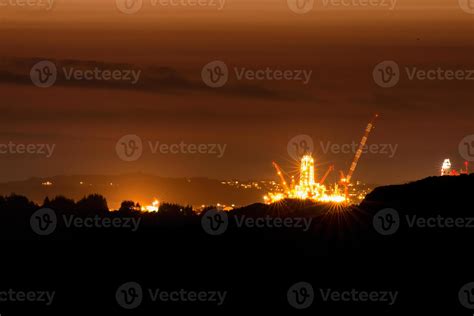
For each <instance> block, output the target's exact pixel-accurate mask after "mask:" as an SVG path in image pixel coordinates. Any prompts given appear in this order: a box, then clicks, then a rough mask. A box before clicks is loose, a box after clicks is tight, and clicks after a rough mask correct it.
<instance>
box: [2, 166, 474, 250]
mask: <svg viewBox="0 0 474 316" xmlns="http://www.w3.org/2000/svg"><path fill="white" fill-rule="evenodd" d="M473 188H474V175H473V174H471V175H469V176H467V175H461V176H457V177H450V176H447V177H430V178H426V179H422V180H419V181H415V182H411V183H407V184H402V185H390V186H383V187H378V188H376V189H375V190H373V192H371V193H370V194H368V195H367V196H366V198H365V200H364V201H363V202H362V203H361V204H360V205H351V206H345V207H342V206H337V207H335V206H334V205H330V204H320V203H314V202H309V201H299V200H283V201H280V202H278V203H275V204H271V205H266V204H261V203H256V204H251V205H248V206H245V207H241V208H237V209H234V210H232V211H229V212H226V213H225V214H226V216H227V222H228V223H227V224H228V225H227V227H226V230H225V232H223V233H221V234H219V236H214V235H212V234H209V232H208V231H206V230H205V229H204V226H203V223H204V222H205V221H207V220H208V219H207V218H204V219H203V217H205V216H207V215H206V214H207V213H208V212H210V211H213V212H215V211H216V210H215V207H214V206H212V205H210V206H208V207H206V208H205V209H204V210H202V212H198V211H197V210H195V209H193V208H192V206H184V205H179V204H171V203H163V204H161V205H160V208H159V211H158V212H155V213H146V212H142V211H141V210H140V209H141V207H140V205H139V204H138V203H137V202H134V201H123V202H122V203H121V206H120V208H118V209H115V210H111V211H109V207H108V204H107V200H106V199H105V198H104V197H103V196H101V195H98V194H91V195H87V196H84V197H83V198H81V199H79V200H77V201H75V200H73V199H69V198H67V197H64V196H57V197H52V198H51V197H47V198H45V199H44V201H43V203H41V204H36V203H33V202H31V201H29V200H28V198H26V197H24V196H20V195H15V194H12V195H9V196H4V197H0V238H1V239H4V240H15V239H48V240H49V239H52V240H56V239H58V240H76V239H77V240H83V239H84V240H97V239H114V240H123V241H132V240H135V241H136V240H139V241H142V242H155V241H157V240H166V243H165V244H164V245H163V246H164V247H173V246H177V245H179V247H183V245H190V241H192V244H196V243H197V244H200V245H205V246H208V247H209V248H210V247H211V246H216V245H217V246H219V247H221V248H222V251H223V252H225V251H231V249H232V251H234V250H235V249H236V247H237V249H246V250H248V251H256V252H269V253H281V254H282V255H284V254H285V255H290V254H295V253H298V254H304V255H307V256H327V255H331V254H336V255H352V254H358V255H361V254H368V255H373V254H374V253H377V254H389V255H396V254H400V253H405V254H406V253H410V254H413V255H420V254H421V253H424V254H436V253H440V252H441V251H446V252H448V253H449V252H455V251H459V250H460V249H463V247H468V244H469V240H471V239H472V237H473V234H474V233H473V232H474V228H471V229H469V228H468V227H440V226H439V225H438V224H435V227H409V224H408V223H409V221H408V220H407V216H416V218H420V217H423V218H429V217H431V218H435V219H436V218H441V219H444V218H452V221H455V220H456V219H458V218H461V219H466V220H465V226H467V221H468V220H467V219H468V218H469V217H471V216H472V215H471V214H472V212H473V211H472V199H473V198H472V195H470V192H472V189H473ZM42 208H47V209H51V210H54V212H55V215H56V217H57V227H56V229H55V230H54V233H51V234H49V235H46V236H41V235H38V233H37V232H35V231H34V230H33V229H32V227H31V218H32V216H34V214H36V213H35V212H37V210H38V209H42ZM386 208H390V209H393V210H395V211H396V212H397V213H398V216H399V218H400V222H399V226H400V227H399V229H398V230H397V232H396V233H393V234H390V235H383V234H380V232H378V231H377V230H376V229H375V228H374V225H375V224H374V221H375V218H376V216H377V214H378V212H379V211H380V210H383V209H386ZM209 214H210V213H209ZM35 216H38V215H35ZM86 218H90V219H91V221H92V219H95V220H96V221H98V222H100V223H101V221H103V220H104V219H105V222H106V223H109V222H112V221H114V220H115V221H116V222H117V223H125V222H127V223H128V224H130V223H135V224H137V227H136V228H137V229H135V230H133V227H132V226H133V225H132V224H130V227H128V228H127V229H123V227H118V228H117V227H95V226H94V227H84V226H80V225H83V220H84V219H86ZM37 219H38V220H40V217H38V218H37ZM255 219H262V222H263V220H264V219H266V220H267V221H268V222H270V223H273V222H272V219H281V222H283V221H284V220H285V219H287V221H288V222H289V223H292V220H293V223H296V221H295V219H301V222H302V223H303V222H304V221H306V222H307V223H309V224H308V225H309V226H308V227H307V230H303V229H302V228H301V227H293V226H290V227H286V226H285V227H269V226H268V224H263V227H255V226H253V227H252V225H250V226H249V225H243V226H242V225H241V226H239V223H240V224H242V223H243V221H244V220H246V221H247V222H250V223H254V222H255ZM73 220H75V221H76V222H77V223H79V224H80V225H79V226H77V227H76V226H74V225H73V226H72V227H71V226H69V227H68V226H67V225H66V223H68V221H69V223H76V222H72V221H73ZM247 222H245V223H247ZM138 224H139V225H138ZM472 224H473V225H474V220H473V223H472ZM295 225H296V224H295ZM203 251H205V250H203Z"/></svg>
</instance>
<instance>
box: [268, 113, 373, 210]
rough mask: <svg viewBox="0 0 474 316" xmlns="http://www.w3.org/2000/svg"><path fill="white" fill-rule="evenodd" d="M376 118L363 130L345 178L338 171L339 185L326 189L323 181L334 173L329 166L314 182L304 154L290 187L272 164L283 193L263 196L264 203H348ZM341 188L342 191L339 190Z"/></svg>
mask: <svg viewBox="0 0 474 316" xmlns="http://www.w3.org/2000/svg"><path fill="white" fill-rule="evenodd" d="M377 117H378V114H376V115H375V116H374V119H373V120H372V121H371V122H370V123H369V124H368V125H367V127H366V128H365V133H364V135H363V137H362V139H361V141H360V143H359V147H358V149H357V152H356V154H355V156H354V160H353V161H352V164H351V166H350V168H349V172H348V173H347V176H346V175H344V172H342V171H340V174H341V178H340V180H339V183H335V184H334V185H332V186H328V187H326V186H325V185H324V181H325V180H326V178H327V176H328V175H329V173H331V172H332V171H334V166H333V165H331V166H329V168H328V170H327V171H326V173H325V174H324V176H323V177H322V178H321V180H319V182H317V181H316V174H315V170H314V158H313V157H312V155H311V154H306V155H304V156H303V157H302V158H301V162H300V174H299V182H298V184H296V183H295V181H294V178H292V181H291V185H290V186H288V184H287V182H286V180H285V176H284V175H283V172H282V170H281V168H280V167H279V166H278V165H277V164H276V163H275V162H273V166H274V167H275V169H276V171H277V174H278V176H279V177H280V180H281V184H282V187H283V191H284V192H270V193H268V194H267V195H265V196H264V200H265V203H268V204H270V203H274V202H278V201H280V200H283V199H285V198H290V199H301V200H307V199H309V200H313V201H317V202H330V203H349V202H351V201H350V197H349V194H348V187H349V186H351V183H350V181H351V179H352V175H353V174H354V171H355V170H356V167H357V163H358V162H359V159H360V157H361V155H362V152H363V149H364V147H365V144H366V142H367V139H368V137H369V134H370V132H371V131H372V129H373V127H374V122H375V119H376V118H377ZM340 187H342V188H343V190H341V189H340Z"/></svg>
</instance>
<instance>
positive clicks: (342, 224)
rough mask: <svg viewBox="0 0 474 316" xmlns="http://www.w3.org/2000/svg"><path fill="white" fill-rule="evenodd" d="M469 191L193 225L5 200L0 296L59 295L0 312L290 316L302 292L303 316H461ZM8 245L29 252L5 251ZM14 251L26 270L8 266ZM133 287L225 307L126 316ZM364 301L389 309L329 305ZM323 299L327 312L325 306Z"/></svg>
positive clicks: (464, 181)
mask: <svg viewBox="0 0 474 316" xmlns="http://www.w3.org/2000/svg"><path fill="white" fill-rule="evenodd" d="M472 188H474V175H469V176H459V177H432V178H426V179H423V180H420V181H416V182H412V183H408V184H404V185H393V186H385V187H379V188H377V189H375V190H374V191H373V192H372V193H370V194H369V195H368V196H367V197H366V199H365V200H364V201H363V203H361V205H359V206H351V207H347V208H343V207H334V206H329V205H327V204H326V205H325V204H315V203H312V202H302V201H295V200H285V201H282V202H280V203H277V204H273V205H265V204H260V203H258V204H252V205H249V206H246V207H243V208H239V209H235V210H233V211H231V212H226V213H222V212H217V211H216V210H215V209H213V208H212V207H209V208H207V209H205V210H204V211H203V212H202V213H201V214H196V213H195V212H194V211H193V209H192V208H190V207H185V206H180V205H175V204H162V205H161V207H160V211H159V212H158V213H141V212H139V211H137V209H138V206H137V205H136V204H135V203H134V202H132V201H124V202H123V203H122V207H121V208H120V209H119V210H117V211H114V212H109V211H108V208H107V201H106V200H105V199H104V198H103V197H102V196H100V195H91V196H88V197H85V198H84V199H81V200H79V201H77V202H75V201H73V200H69V199H67V198H64V197H57V198H53V199H51V200H49V199H46V200H45V203H43V204H44V205H35V204H34V203H32V202H30V201H29V200H28V199H27V198H25V197H21V196H16V195H11V196H7V197H3V198H0V225H1V227H0V236H1V238H2V239H4V243H3V244H4V245H5V248H6V250H5V251H4V258H5V262H6V265H7V266H8V265H9V264H10V262H11V266H10V268H5V271H16V273H14V274H5V275H4V276H3V279H2V284H4V287H3V288H2V289H8V287H9V286H10V285H9V284H14V285H15V286H16V288H18V287H19V286H18V278H19V275H20V274H21V279H22V280H23V279H24V280H26V279H28V289H36V288H39V289H44V290H51V291H52V290H56V291H57V294H56V298H55V303H54V304H52V305H51V306H42V305H40V304H36V305H26V307H24V309H22V308H23V307H19V305H18V304H16V303H8V304H6V305H5V304H3V305H0V308H2V312H5V314H6V315H20V314H22V315H23V314H24V312H26V311H27V309H28V308H29V307H30V306H33V307H35V312H37V314H38V315H51V313H52V312H55V313H56V312H58V313H59V314H61V315H64V314H67V315H72V314H74V312H77V313H79V314H81V315H84V314H86V313H89V312H91V311H94V312H99V313H102V314H105V315H109V314H114V315H125V314H127V315H150V314H159V313H161V312H166V311H174V312H176V311H178V312H179V311H183V312H187V311H193V312H195V311H196V310H200V311H204V310H206V311H207V310H212V311H217V312H223V311H225V312H230V311H240V312H245V311H249V310H253V311H259V312H263V311H266V312H268V311H280V312H281V311H283V312H285V313H294V312H295V311H297V310H296V309H295V308H294V307H293V306H292V305H291V303H289V302H290V301H289V299H288V298H287V293H288V291H289V289H290V288H291V287H292V286H296V284H300V283H299V282H307V283H309V284H312V286H313V288H314V293H315V297H314V302H313V304H312V306H311V307H309V308H308V309H306V310H305V311H306V312H309V313H310V314H318V315H336V314H338V315H339V314H349V313H356V314H357V313H358V312H363V313H364V314H365V315H404V314H410V313H411V312H414V311H416V312H429V311H440V310H446V311H449V312H451V313H450V314H453V315H455V314H456V315H457V314H459V315H466V312H468V310H467V309H465V307H463V306H461V304H460V303H459V300H458V292H459V290H460V288H462V287H463V286H464V284H467V283H469V282H471V281H473V280H474V274H473V273H469V271H472V269H471V264H470V262H471V259H470V257H471V256H470V249H472V247H471V241H472V240H473V237H474V227H471V225H473V226H474V221H472V220H471V218H472V217H474V215H472V213H473V210H472V197H471V196H470V194H469V193H470V192H472ZM44 208H47V209H44ZM17 239H21V240H30V242H28V243H25V242H20V243H14V242H13V241H14V240H17ZM5 240H9V241H5ZM33 240H35V241H33ZM36 240H38V241H36ZM56 240H59V241H60V242H55V241H56ZM31 241H33V242H31ZM13 245H15V250H14V251H10V252H9V251H8V249H9V247H10V246H11V247H12V248H13ZM18 245H20V246H21V251H24V253H25V255H26V256H27V258H28V259H26V260H25V259H21V261H20V260H15V257H14V255H13V254H14V253H15V252H17V251H18ZM138 262H139V264H137V263H138ZM143 262H145V263H146V264H143ZM38 271H40V273H38ZM20 272H21V273H20ZM51 276H54V278H52V277H51ZM130 282H136V283H137V284H139V285H140V286H141V287H142V288H143V290H144V291H147V290H148V289H156V288H159V289H161V290H170V291H171V290H175V291H180V289H185V290H186V291H188V292H189V291H199V290H206V291H227V292H226V295H227V298H226V299H225V302H224V303H223V304H222V305H218V304H214V303H203V304H196V303H190V302H184V303H183V302H181V303H179V304H178V303H174V302H170V301H166V302H165V301H161V302H159V303H153V302H151V301H150V298H149V297H148V298H147V297H146V295H147V294H146V295H145V296H144V297H145V298H144V299H143V302H142V303H141V305H140V306H139V307H137V308H136V309H133V310H127V309H124V308H123V307H122V306H120V304H119V303H118V301H117V300H116V298H115V295H116V293H117V291H118V289H120V288H121V287H126V286H129V285H130ZM25 284H26V283H25ZM133 284H135V283H133ZM20 288H21V286H20ZM361 291H362V292H363V293H365V292H364V291H366V292H367V293H372V295H378V296H377V297H378V298H381V297H383V295H385V296H386V297H389V295H388V294H391V295H392V298H391V300H393V304H391V302H392V301H391V300H386V301H380V302H360V301H357V300H358V299H359V298H360V297H361V296H354V297H355V298H353V299H352V301H348V302H346V301H340V300H339V301H338V300H337V297H338V296H337V295H339V294H337V293H342V292H344V293H346V292H347V293H349V294H347V295H359V294H357V293H360V292H361ZM333 292H335V293H336V294H337V295H336V294H334V295H336V296H332V297H333V298H334V299H335V300H329V301H324V297H327V296H325V295H326V294H327V293H333ZM146 293H148V292H146ZM354 293H356V294H354ZM374 293H375V294H374ZM377 293H378V294H377ZM384 293H385V294H384ZM221 294H222V293H221ZM323 294H324V295H323ZM363 295H365V294H363ZM367 295H369V294H367ZM395 295H396V296H397V297H396V299H395ZM351 297H352V296H351ZM374 297H375V296H374ZM78 302H81V304H78ZM71 306H73V307H71ZM71 309H72V310H71ZM2 315H3V314H2Z"/></svg>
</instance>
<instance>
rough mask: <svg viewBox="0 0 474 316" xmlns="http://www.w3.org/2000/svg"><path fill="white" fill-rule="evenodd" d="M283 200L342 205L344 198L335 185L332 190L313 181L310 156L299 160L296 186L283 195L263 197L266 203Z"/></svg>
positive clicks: (312, 160)
mask: <svg viewBox="0 0 474 316" xmlns="http://www.w3.org/2000/svg"><path fill="white" fill-rule="evenodd" d="M284 198H290V199H300V200H306V199H310V200H314V201H318V202H331V203H344V202H346V200H347V199H346V197H345V196H344V194H342V193H341V192H340V191H339V188H338V186H337V184H335V185H334V187H333V188H332V189H328V188H327V187H326V186H325V185H323V184H319V183H317V182H316V180H315V170H314V159H313V157H312V156H311V155H305V156H303V157H302V158H301V164H300V177H299V182H298V184H296V185H293V184H292V185H291V187H290V188H289V189H288V191H287V192H285V193H269V194H268V195H266V196H265V197H264V200H265V202H266V203H275V202H278V201H280V200H282V199H284Z"/></svg>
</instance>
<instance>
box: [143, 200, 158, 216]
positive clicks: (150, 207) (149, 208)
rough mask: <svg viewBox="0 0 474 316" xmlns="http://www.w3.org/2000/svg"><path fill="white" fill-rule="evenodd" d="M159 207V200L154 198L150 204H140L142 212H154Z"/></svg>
mask: <svg viewBox="0 0 474 316" xmlns="http://www.w3.org/2000/svg"><path fill="white" fill-rule="evenodd" d="M159 208H160V201H158V200H156V199H155V200H154V201H153V202H152V203H151V205H147V206H142V212H150V213H154V212H158V209H159Z"/></svg>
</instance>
